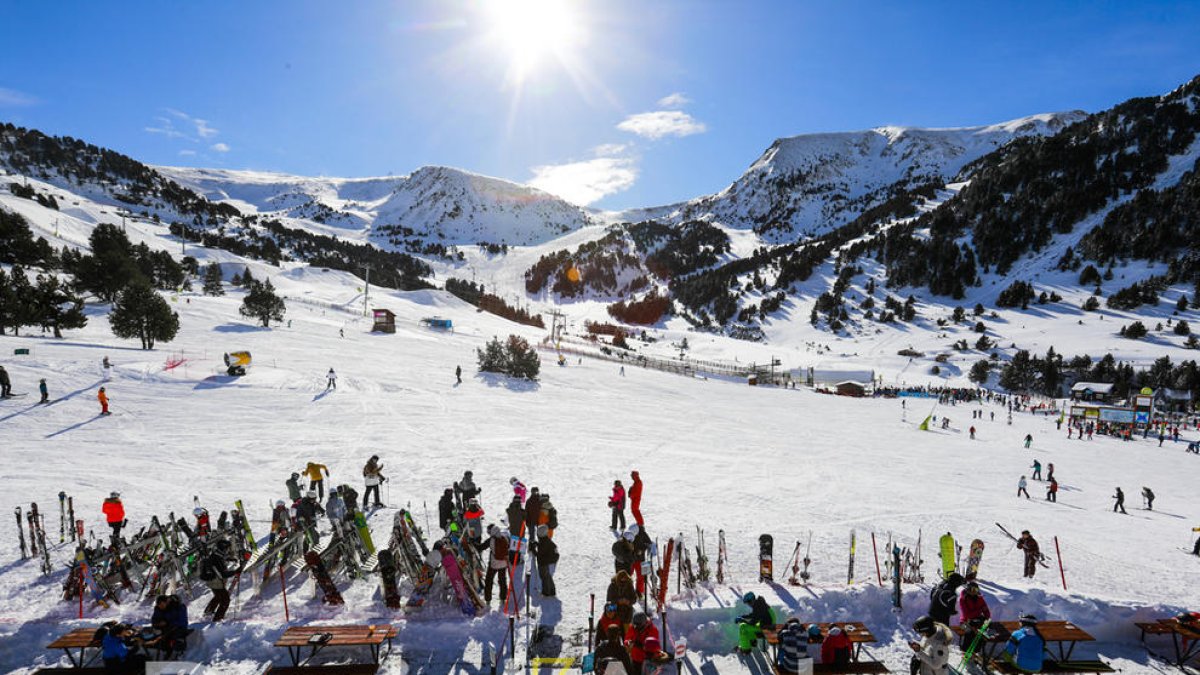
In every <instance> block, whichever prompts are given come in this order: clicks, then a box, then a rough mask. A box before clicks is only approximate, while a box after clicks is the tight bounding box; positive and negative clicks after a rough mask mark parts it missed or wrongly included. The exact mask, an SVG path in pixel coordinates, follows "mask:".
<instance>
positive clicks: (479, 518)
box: [463, 498, 483, 550]
mask: <svg viewBox="0 0 1200 675" xmlns="http://www.w3.org/2000/svg"><path fill="white" fill-rule="evenodd" d="M463 519H464V520H465V521H466V523H465V524H466V532H465V535H466V537H467V539H470V540H471V543H473V544H475V548H476V549H477V550H478V549H482V548H483V507H481V506H479V500H478V499H475V498H472V499H471V501H469V502H467V510H466V511H464V512H463Z"/></svg>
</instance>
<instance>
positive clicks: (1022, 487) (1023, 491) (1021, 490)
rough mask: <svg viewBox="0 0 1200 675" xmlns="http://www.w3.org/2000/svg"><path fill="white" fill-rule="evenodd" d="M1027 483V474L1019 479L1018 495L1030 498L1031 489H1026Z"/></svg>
mask: <svg viewBox="0 0 1200 675" xmlns="http://www.w3.org/2000/svg"><path fill="white" fill-rule="evenodd" d="M1026 485H1027V483H1026V482H1025V476H1021V480H1019V481H1017V496H1018V497H1020V496H1021V495H1025V499H1029V491H1028V490H1026V489H1025V486H1026ZM1047 499H1049V497H1047Z"/></svg>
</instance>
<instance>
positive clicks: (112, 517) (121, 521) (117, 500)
mask: <svg viewBox="0 0 1200 675" xmlns="http://www.w3.org/2000/svg"><path fill="white" fill-rule="evenodd" d="M100 510H101V511H104V520H105V522H107V523H108V526H109V527H111V528H112V542H113V546H116V545H117V543H118V542H120V541H121V528H122V527H124V526H125V505H124V504H122V503H121V493H120V492H113V493H112V494H110V495H109V496H108V499H105V500H104V505H103V506H102V507H101V508H100Z"/></svg>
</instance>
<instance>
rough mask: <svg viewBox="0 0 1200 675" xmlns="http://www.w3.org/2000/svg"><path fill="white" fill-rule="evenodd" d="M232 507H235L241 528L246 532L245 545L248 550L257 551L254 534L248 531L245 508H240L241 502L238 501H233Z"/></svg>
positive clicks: (248, 521)
mask: <svg viewBox="0 0 1200 675" xmlns="http://www.w3.org/2000/svg"><path fill="white" fill-rule="evenodd" d="M233 505H234V506H236V507H237V512H238V514H239V515H240V516H241V519H242V527H243V529H245V532H246V545H247V546H249V547H250V550H252V551H257V550H258V540H256V539H255V538H254V533H253V532H251V531H250V519H249V518H247V517H246V507H244V506H242V500H240V499H239V500H237V501H235V502H234V503H233Z"/></svg>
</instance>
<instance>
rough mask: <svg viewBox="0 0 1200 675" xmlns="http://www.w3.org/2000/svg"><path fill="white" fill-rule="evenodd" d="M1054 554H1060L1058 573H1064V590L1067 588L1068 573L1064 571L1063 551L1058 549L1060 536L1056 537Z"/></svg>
mask: <svg viewBox="0 0 1200 675" xmlns="http://www.w3.org/2000/svg"><path fill="white" fill-rule="evenodd" d="M1054 554H1055V555H1057V556H1058V573H1059V574H1060V575H1062V582H1063V590H1064V591H1065V590H1067V573H1066V572H1064V571H1063V564H1062V551H1060V550H1059V549H1058V536H1057V535H1055V537H1054Z"/></svg>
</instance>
